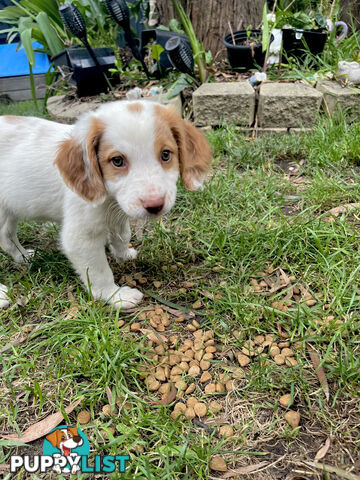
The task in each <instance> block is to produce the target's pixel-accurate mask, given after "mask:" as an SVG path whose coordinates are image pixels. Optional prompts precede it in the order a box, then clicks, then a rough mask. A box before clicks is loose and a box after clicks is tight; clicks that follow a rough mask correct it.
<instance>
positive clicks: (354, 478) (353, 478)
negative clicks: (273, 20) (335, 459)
mask: <svg viewBox="0 0 360 480" xmlns="http://www.w3.org/2000/svg"><path fill="white" fill-rule="evenodd" d="M304 463H306V465H309V466H310V467H315V468H318V469H319V470H323V471H325V472H328V473H335V474H336V475H337V477H338V478H345V479H346V480H360V475H356V474H355V473H350V472H347V471H346V470H343V469H342V468H338V467H333V466H332V465H327V464H326V463H317V462H308V461H306V460H304Z"/></svg>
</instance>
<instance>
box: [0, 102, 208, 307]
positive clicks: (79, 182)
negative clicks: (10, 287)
mask: <svg viewBox="0 0 360 480" xmlns="http://www.w3.org/2000/svg"><path fill="white" fill-rule="evenodd" d="M210 160H211V154H210V148H209V145H208V143H207V141H206V139H205V137H204V136H203V134H202V133H201V132H200V131H199V130H197V129H196V128H195V127H194V126H193V125H191V124H190V123H189V122H187V121H185V120H183V119H182V118H181V117H180V116H179V115H178V114H177V113H176V112H175V111H174V110H173V109H172V108H171V107H165V106H163V105H160V104H156V103H152V102H147V101H142V102H140V101H136V102H121V101H120V102H113V103H107V104H104V105H102V106H101V107H100V108H99V109H98V110H96V111H95V112H90V113H87V114H84V115H83V116H81V117H80V118H79V120H78V121H77V122H76V123H75V125H63V124H59V123H55V122H50V121H47V120H43V119H38V118H33V117H14V116H4V117H0V247H1V248H2V249H3V250H4V251H5V252H6V253H8V254H9V255H11V256H12V257H13V259H14V260H15V261H16V262H22V261H24V259H26V258H27V257H28V256H29V255H31V253H32V252H31V251H27V250H25V249H24V248H23V247H22V246H21V245H20V243H19V240H18V238H17V223H18V220H19V219H22V220H45V221H55V222H59V223H61V224H62V230H61V245H62V249H63V251H64V253H65V254H66V255H67V257H68V258H69V260H70V261H71V263H72V265H73V266H74V268H75V269H76V271H77V272H78V274H79V275H80V277H81V280H82V281H83V283H84V285H85V286H88V285H89V284H90V286H91V291H92V294H93V296H94V298H96V299H102V300H104V301H107V302H109V303H113V304H116V306H117V307H119V308H130V307H133V306H134V305H136V304H138V303H139V302H140V301H141V299H142V293H141V292H140V291H139V290H137V289H134V288H129V287H127V286H124V287H121V288H120V287H119V286H118V285H116V284H115V282H114V277H113V273H112V271H111V269H110V267H109V264H108V262H107V259H106V255H105V245H106V244H107V243H109V244H110V250H111V252H112V254H113V256H114V257H115V258H116V259H117V260H127V259H134V258H135V257H136V254H137V252H136V251H135V250H134V249H129V248H128V243H129V240H130V227H129V218H135V219H136V218H155V217H157V216H160V215H162V214H164V213H167V212H168V211H169V210H170V209H171V207H172V206H173V205H174V202H175V197H176V182H177V180H178V177H179V173H180V177H181V181H182V183H183V185H184V187H185V188H187V189H188V190H197V189H199V188H201V187H202V185H203V182H204V180H205V177H206V173H207V171H208V168H209V165H210ZM6 292H7V289H6V286H4V285H0V307H5V306H7V305H8V304H9V299H8V297H7V295H6Z"/></svg>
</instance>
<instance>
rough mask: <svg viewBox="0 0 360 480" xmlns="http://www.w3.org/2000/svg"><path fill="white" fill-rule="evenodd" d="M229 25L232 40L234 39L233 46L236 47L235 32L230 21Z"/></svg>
mask: <svg viewBox="0 0 360 480" xmlns="http://www.w3.org/2000/svg"><path fill="white" fill-rule="evenodd" d="M228 25H229V28H230V33H231V38H232V42H233V45H236V43H235V37H234V32H233V29H232V27H231V23H230V21H229V22H228Z"/></svg>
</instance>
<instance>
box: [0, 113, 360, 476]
mask: <svg viewBox="0 0 360 480" xmlns="http://www.w3.org/2000/svg"><path fill="white" fill-rule="evenodd" d="M16 109H17V110H16V111H14V108H13V107H8V108H7V112H8V113H10V112H11V113H21V112H22V113H28V112H30V111H31V105H29V104H28V105H25V106H24V105H17V106H16ZM3 113H5V111H4V110H3ZM359 132H360V124H359V123H357V124H352V125H350V124H348V123H347V122H346V120H345V119H344V118H338V119H336V120H333V121H329V120H323V121H321V122H319V123H318V125H317V126H316V128H315V130H314V132H313V133H311V134H303V135H302V136H278V137H276V136H263V137H260V138H259V139H256V140H255V141H248V140H247V139H246V138H245V137H243V136H242V135H241V134H240V133H238V132H237V130H236V128H234V127H223V128H221V129H218V130H215V131H212V132H211V133H209V140H210V142H211V144H212V146H213V149H214V165H213V176H212V178H211V181H210V182H209V184H208V185H207V187H206V188H205V190H204V191H203V192H196V193H192V192H186V191H184V190H183V189H182V188H180V191H179V196H178V201H177V204H176V207H175V208H174V209H173V211H172V212H171V213H170V214H169V215H168V216H167V217H166V218H164V219H163V220H162V221H161V222H159V223H156V224H153V225H152V226H151V227H149V228H147V230H146V232H145V235H144V238H143V239H142V240H137V239H135V238H134V239H133V243H134V245H135V246H136V247H141V253H140V255H139V257H138V259H137V261H136V263H135V264H124V265H116V264H114V263H112V268H113V270H114V272H115V276H116V278H117V279H119V278H120V277H121V276H122V275H126V274H134V272H135V271H136V272H142V274H143V276H145V277H146V278H147V279H148V284H147V285H146V289H148V290H149V291H151V292H153V293H156V294H157V295H160V296H161V297H163V298H165V299H166V300H167V301H171V302H174V303H176V304H179V305H182V306H187V307H191V305H192V304H193V303H194V302H195V301H196V300H198V299H200V300H201V301H202V303H203V308H202V309H201V311H200V313H199V316H198V318H199V321H200V322H201V323H202V326H203V327H204V328H205V329H212V330H213V331H214V332H215V338H216V342H217V343H218V345H219V346H220V347H221V348H223V349H224V350H226V349H227V348H230V349H232V351H233V352H234V353H236V352H237V351H239V350H240V349H241V347H242V346H243V342H244V340H247V339H249V338H253V337H254V336H255V335H258V334H269V333H273V334H276V335H277V333H278V330H277V328H278V325H279V326H281V328H282V329H283V330H284V331H288V332H289V334H290V340H296V341H299V342H301V343H302V344H305V342H310V343H311V344H312V345H313V346H314V347H315V348H316V350H317V351H318V352H319V353H320V355H321V358H322V362H323V365H324V367H325V369H326V375H327V380H328V383H329V386H330V401H329V403H328V402H327V401H326V399H325V396H324V394H323V392H322V389H321V387H320V385H319V382H318V379H317V377H316V372H315V371H314V367H312V366H311V364H310V362H309V358H308V356H307V355H306V353H305V352H304V351H303V350H299V351H298V353H297V360H298V366H297V367H294V368H288V369H285V370H284V368H283V367H279V366H277V365H276V364H275V363H274V362H266V361H265V360H267V359H264V358H263V357H258V358H257V359H256V360H254V361H253V362H252V363H251V365H250V366H249V367H246V368H245V369H244V372H243V376H242V377H241V379H240V380H239V382H238V384H237V388H236V390H235V391H234V392H232V393H230V394H228V396H227V398H226V402H225V395H224V394H220V395H218V396H217V399H219V401H223V402H224V405H226V407H225V410H224V412H223V414H222V415H221V416H222V417H225V419H226V421H228V422H230V423H232V424H233V426H234V430H235V435H234V437H233V439H231V440H229V441H225V440H223V439H220V438H219V437H217V436H215V435H212V434H209V433H207V431H206V430H204V429H202V428H199V427H197V426H196V425H194V424H193V423H191V422H189V421H187V420H185V419H183V418H179V419H177V420H176V421H174V420H173V419H172V418H171V417H170V413H171V411H172V408H171V406H163V405H151V404H150V403H149V400H151V399H153V398H154V394H152V393H151V392H148V391H147V389H146V386H145V384H144V382H143V380H142V377H141V372H140V366H141V365H142V364H143V363H144V362H146V361H148V360H147V359H148V355H149V354H150V353H152V351H151V350H152V349H151V348H148V347H146V345H145V343H144V341H143V340H142V339H141V337H140V338H139V337H135V336H134V335H132V334H130V333H129V332H127V331H126V330H124V329H123V328H120V327H119V326H118V321H119V319H120V318H121V319H124V320H125V321H126V322H127V321H130V322H132V321H134V319H135V318H136V317H137V315H138V312H137V313H134V314H131V313H130V314H125V315H124V314H119V312H115V311H113V310H112V309H111V308H110V307H109V306H106V305H103V304H101V303H100V302H95V303H94V302H91V298H90V297H89V295H88V294H87V293H86V292H85V291H84V290H83V288H82V286H81V284H80V282H79V280H78V279H77V277H76V276H75V274H74V272H73V271H72V269H71V266H70V265H69V263H68V261H67V260H66V258H65V257H64V256H62V255H61V254H60V253H59V252H58V251H57V249H56V245H57V231H58V229H57V227H53V226H49V225H45V226H41V225H37V224H33V223H32V224H28V223H27V224H22V225H21V227H20V238H21V241H22V243H23V244H25V245H35V247H36V255H35V258H34V260H33V262H32V264H31V265H30V267H29V268H25V267H19V266H14V265H13V264H12V263H11V261H10V259H9V258H8V257H7V256H5V255H3V254H1V253H0V267H1V268H0V281H1V282H4V283H5V284H7V285H11V286H13V289H12V291H11V294H12V295H13V298H14V300H16V299H17V300H19V299H22V300H23V301H22V304H20V305H14V306H12V307H11V308H10V309H8V310H6V311H0V348H1V347H2V346H4V345H6V344H7V343H8V342H9V341H13V340H14V338H16V335H18V334H20V333H21V332H22V331H23V327H24V326H29V325H32V326H38V327H39V328H38V329H37V330H35V331H33V332H32V333H31V334H30V336H29V338H28V339H27V340H26V341H25V342H24V343H22V344H20V345H17V346H14V347H12V348H10V349H9V350H7V351H6V352H5V353H4V354H3V355H2V356H0V362H1V373H2V374H1V380H0V385H1V386H0V433H4V432H22V431H23V430H24V428H26V427H27V426H29V425H30V424H32V423H35V422H36V421H38V420H41V419H43V418H45V417H46V416H47V415H49V414H51V413H54V412H55V411H58V410H60V409H63V408H64V407H65V406H67V405H68V404H69V403H70V402H72V401H74V400H75V399H76V398H78V397H80V396H83V397H84V400H83V402H82V405H81V409H87V410H89V412H90V413H91V417H92V418H91V422H90V423H89V424H88V425H86V426H84V427H83V429H84V432H85V433H86V435H87V436H88V438H89V440H90V443H91V446H92V452H93V453H96V454H101V455H105V454H127V453H130V454H131V462H130V468H129V470H128V471H127V473H126V474H124V475H121V476H116V475H114V476H113V478H120V477H121V478H123V479H161V480H177V479H195V478H196V479H200V480H202V479H208V478H218V477H217V474H216V473H215V472H211V471H210V470H209V461H210V457H211V456H212V455H214V454H221V455H223V456H224V457H225V458H226V460H227V461H228V466H229V468H230V467H231V468H239V467H240V466H246V465H248V464H250V463H259V462H261V461H263V460H269V463H270V462H273V461H276V460H279V459H280V457H281V455H283V454H284V452H288V454H289V455H290V457H291V458H290V457H289V462H290V463H289V465H290V466H291V468H295V465H299V464H301V462H302V461H303V460H304V459H306V458H314V456H315V453H316V451H317V450H318V449H319V448H320V447H321V445H322V444H323V443H324V441H325V439H326V438H327V436H329V435H330V436H331V442H332V444H331V445H332V446H331V448H330V450H329V453H328V455H327V456H326V458H325V463H330V464H332V465H336V466H337V467H339V468H342V469H349V468H350V467H351V466H352V465H353V460H352V459H356V458H358V455H359V450H360V439H359V434H358V431H357V425H358V424H359V417H360V412H359V409H358V398H359V394H360V356H359V350H360V309H359V306H358V305H359V300H360V291H359V280H360V267H359V264H360V263H359V259H360V251H359V238H358V237H359V234H358V231H359V223H360V218H359V216H358V211H354V212H352V213H351V214H346V215H345V214H343V215H341V216H340V217H338V218H337V219H336V220H335V221H333V222H328V221H326V220H327V216H326V215H325V213H326V212H327V211H328V210H329V209H331V208H333V207H336V206H339V205H343V204H346V203H351V202H353V203H355V202H358V199H359V193H360V192H359V185H360V182H359V175H360V171H359V162H360V149H359V148H360V147H359V141H358V139H359ZM280 160H281V161H284V160H285V161H289V162H295V164H299V163H300V162H302V161H304V162H303V165H302V167H301V168H302V171H301V174H302V176H303V177H304V179H305V180H306V181H305V182H303V183H295V182H294V181H293V177H289V176H288V175H286V174H285V173H284V172H283V171H281V170H279V168H278V165H279V161H280ZM289 203H290V204H294V205H295V206H296V208H297V214H296V215H294V216H285V215H284V213H283V208H284V206H285V205H288V204H289ZM269 265H272V266H273V267H274V268H278V267H281V268H282V269H283V270H284V271H285V272H286V273H287V274H288V275H294V276H295V277H296V279H297V281H299V282H301V284H303V285H306V287H307V289H308V290H309V291H310V292H311V293H312V294H314V295H315V297H316V296H317V295H319V294H322V295H323V298H320V295H319V301H318V303H317V304H316V305H315V306H313V307H311V308H310V307H307V306H306V305H304V304H296V305H293V306H292V308H290V310H289V311H288V312H282V311H275V310H274V308H272V306H271V303H272V302H273V301H274V300H276V294H275V296H274V298H271V299H270V298H269V297H267V296H264V295H258V294H255V293H254V292H253V291H251V290H250V289H249V284H250V281H251V279H252V278H254V275H255V274H256V273H257V272H259V271H264V269H266V268H268V267H269ZM219 267H221V268H219ZM153 280H159V281H161V282H162V286H161V288H160V289H159V290H156V289H155V288H154V287H153V285H152V281H153ZM185 280H186V281H190V280H193V281H194V282H195V287H193V288H191V289H187V290H186V291H183V290H180V287H181V285H182V284H183V282H184V281H185ZM224 282H226V283H224ZM140 288H142V287H140ZM204 292H206V293H207V295H206V296H205V295H204ZM218 294H221V296H220V297H219V298H216V299H215V300H214V297H215V296H216V295H218ZM150 302H151V299H150V298H148V299H146V300H145V301H144V304H143V305H144V306H146V305H147V304H149V303H150ZM73 306H75V307H76V309H77V310H76V312H75V314H76V316H75V317H74V318H71V317H69V309H70V308H71V307H73ZM326 315H333V316H334V317H335V319H337V320H342V322H343V323H341V324H340V325H337V324H335V323H334V322H332V323H331V322H330V323H329V324H327V325H325V326H321V325H319V323H318V322H319V320H321V319H323V318H324V316H326ZM171 328H172V330H173V333H175V334H177V335H180V336H188V332H187V333H186V331H184V329H183V327H182V326H181V325H178V324H174V325H172V327H171ZM234 331H238V335H236V336H234ZM220 347H219V348H220ZM214 363H215V365H218V366H219V367H220V365H222V364H228V365H231V364H232V363H233V362H232V361H231V357H229V356H227V355H225V356H223V357H222V359H221V358H220V357H218V358H217V359H215V361H214ZM235 363H236V362H235ZM214 368H215V367H214ZM107 387H109V389H110V390H111V391H112V397H113V414H112V415H111V416H106V415H104V414H102V407H103V405H105V404H107V403H108V399H107V394H106V388H107ZM288 392H289V393H290V392H291V394H292V396H293V397H294V398H295V407H294V409H295V410H299V411H300V412H301V427H300V429H295V430H291V429H290V427H289V426H288V425H286V424H285V422H284V420H283V410H281V408H280V407H279V405H278V401H279V397H280V396H281V395H282V394H283V393H288ZM116 398H117V399H118V400H119V402H120V405H124V404H126V407H127V408H122V409H121V410H120V412H119V408H118V407H117V406H116V404H115V399H116ZM79 410H80V407H79V408H78V409H77V411H76V413H77V412H78V411H79ZM76 413H73V414H70V415H69V416H68V418H66V421H67V422H69V423H70V422H76ZM110 427H111V428H113V429H114V433H113V434H111V433H110V434H108V438H106V436H104V431H106V428H110ZM215 428H216V425H215ZM275 444H276V445H277V446H278V451H277V450H276V449H274V448H273V447H272V446H271V445H275ZM39 445H40V444H39ZM280 447H281V448H280ZM34 448H35V447H31V446H30V447H29V449H28V450H27V452H28V453H29V454H32V453H33V452H34ZM139 449H140V453H134V452H135V451H136V450H137V451H138V452H139ZM14 451H15V449H14V448H7V447H6V446H2V445H1V443H0V463H1V461H3V462H5V463H6V462H8V458H9V455H10V454H11V453H12V452H14ZM269 452H270V453H269ZM279 452H280V453H279ZM281 452H283V453H281ZM292 459H293V460H294V462H295V463H292V462H293V460H292ZM280 460H281V459H280ZM280 460H279V463H278V464H277V465H278V466H277V469H278V470H277V469H276V468H275V467H274V468H273V467H271V468H269V470H268V471H267V475H268V476H267V478H269V479H272V478H274V479H275V478H281V477H279V476H276V475H278V474H279V472H285V471H286V469H287V468H288V467H287V466H286V465H285V464H283V463H282V462H281V461H280ZM296 462H298V463H296ZM302 466H303V469H306V467H305V465H304V464H302ZM353 473H356V466H355V467H354V470H353ZM39 475H40V474H39ZM6 478H8V479H10V478H15V477H6ZM16 478H19V479H20V478H21V479H22V478H42V477H41V476H39V477H37V476H33V477H27V476H26V474H25V473H20V474H19V475H18V476H16ZM80 478H92V477H86V475H82V476H81V477H80ZM252 478H264V477H258V476H257V475H256V474H254V475H253V477H252ZM327 478H329V479H331V478H334V479H335V478H336V477H335V476H334V475H333V474H328V476H327Z"/></svg>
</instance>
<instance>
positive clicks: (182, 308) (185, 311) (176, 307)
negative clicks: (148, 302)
mask: <svg viewBox="0 0 360 480" xmlns="http://www.w3.org/2000/svg"><path fill="white" fill-rule="evenodd" d="M144 292H145V293H146V294H147V295H149V297H152V298H154V299H155V300H156V301H157V302H159V303H162V304H163V305H167V306H168V307H171V308H174V309H175V310H181V311H182V312H184V313H190V309H189V308H187V307H183V306H181V305H177V304H176V303H173V302H169V301H168V300H165V298H162V297H159V295H156V293H153V292H151V291H150V290H144Z"/></svg>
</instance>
